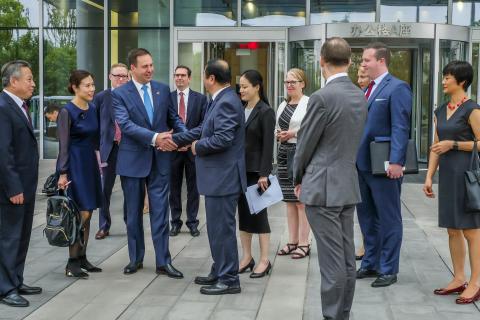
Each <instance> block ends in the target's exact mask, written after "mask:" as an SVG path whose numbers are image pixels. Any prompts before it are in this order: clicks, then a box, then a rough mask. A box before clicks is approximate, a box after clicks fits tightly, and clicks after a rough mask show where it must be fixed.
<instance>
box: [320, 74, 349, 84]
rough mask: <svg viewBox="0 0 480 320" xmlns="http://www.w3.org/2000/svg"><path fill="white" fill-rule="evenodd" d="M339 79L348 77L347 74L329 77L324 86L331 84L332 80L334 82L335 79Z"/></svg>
mask: <svg viewBox="0 0 480 320" xmlns="http://www.w3.org/2000/svg"><path fill="white" fill-rule="evenodd" d="M340 77H348V73H346V72H340V73H335V74H334V75H331V76H330V77H328V79H327V81H325V85H327V84H329V83H330V82H332V80H335V79H337V78H340Z"/></svg>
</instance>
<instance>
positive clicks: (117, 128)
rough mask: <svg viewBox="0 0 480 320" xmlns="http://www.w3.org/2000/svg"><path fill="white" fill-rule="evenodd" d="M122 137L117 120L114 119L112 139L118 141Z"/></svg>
mask: <svg viewBox="0 0 480 320" xmlns="http://www.w3.org/2000/svg"><path fill="white" fill-rule="evenodd" d="M121 139H122V131H120V126H119V125H118V123H117V120H115V136H114V137H113V141H116V142H120V140H121Z"/></svg>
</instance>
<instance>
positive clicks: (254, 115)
mask: <svg viewBox="0 0 480 320" xmlns="http://www.w3.org/2000/svg"><path fill="white" fill-rule="evenodd" d="M259 103H260V102H258V103H257V105H256V106H255V108H253V110H252V113H250V116H249V117H248V119H247V122H246V123H245V128H247V127H248V126H249V125H250V123H251V122H252V120H253V119H254V118H255V117H256V116H257V115H258V113H259V112H260V108H261V106H260V105H259Z"/></svg>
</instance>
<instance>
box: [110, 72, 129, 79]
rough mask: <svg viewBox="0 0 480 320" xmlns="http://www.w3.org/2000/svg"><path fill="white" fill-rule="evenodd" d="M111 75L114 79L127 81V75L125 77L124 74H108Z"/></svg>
mask: <svg viewBox="0 0 480 320" xmlns="http://www.w3.org/2000/svg"><path fill="white" fill-rule="evenodd" d="M110 74H111V75H112V77H115V78H118V79H128V74H127V75H125V74H113V73H110Z"/></svg>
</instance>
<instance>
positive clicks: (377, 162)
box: [370, 139, 418, 176]
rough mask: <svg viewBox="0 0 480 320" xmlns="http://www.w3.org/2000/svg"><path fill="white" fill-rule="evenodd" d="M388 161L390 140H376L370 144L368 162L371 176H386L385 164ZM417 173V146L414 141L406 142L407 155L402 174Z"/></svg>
mask: <svg viewBox="0 0 480 320" xmlns="http://www.w3.org/2000/svg"><path fill="white" fill-rule="evenodd" d="M389 159H390V140H389V139H385V140H376V141H372V142H370V161H371V165H372V174H373V175H375V176H386V175H387V173H386V171H385V162H386V161H388V160H389ZM417 173H418V158H417V146H416V144H415V141H414V140H412V139H410V140H408V145H407V154H406V159H405V167H404V170H403V174H417Z"/></svg>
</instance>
